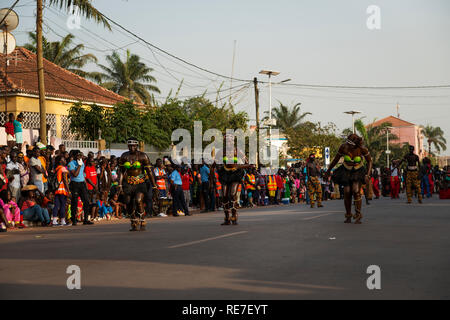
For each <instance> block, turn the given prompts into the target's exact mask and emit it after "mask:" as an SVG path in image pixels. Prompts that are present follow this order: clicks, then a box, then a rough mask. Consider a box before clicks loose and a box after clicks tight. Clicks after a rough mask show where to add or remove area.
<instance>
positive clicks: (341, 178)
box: [326, 134, 372, 224]
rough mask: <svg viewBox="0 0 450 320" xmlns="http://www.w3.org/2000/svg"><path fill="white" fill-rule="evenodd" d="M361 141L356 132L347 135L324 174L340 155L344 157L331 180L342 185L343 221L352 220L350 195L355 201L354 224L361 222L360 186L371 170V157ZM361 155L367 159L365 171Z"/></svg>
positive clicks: (349, 221) (348, 221)
mask: <svg viewBox="0 0 450 320" xmlns="http://www.w3.org/2000/svg"><path fill="white" fill-rule="evenodd" d="M362 142H363V141H362V138H360V137H359V136H357V135H356V134H351V135H349V136H348V138H347V141H346V142H345V143H344V144H343V145H341V146H340V147H339V150H338V153H337V155H336V157H335V158H334V159H333V161H332V162H331V164H330V167H329V168H328V171H327V173H326V176H328V175H329V174H330V172H331V169H333V168H334V166H335V165H336V164H337V163H338V161H339V160H340V159H341V157H344V163H343V164H342V165H341V166H340V167H339V168H338V169H336V171H335V172H334V174H333V181H334V182H335V183H337V184H339V185H343V186H344V203H345V210H346V214H345V218H346V219H345V223H351V222H352V220H351V219H352V195H353V200H354V202H355V215H354V216H353V218H354V219H355V223H356V224H360V223H361V219H362V214H361V205H362V198H361V187H362V185H363V184H364V183H365V182H366V181H367V179H368V174H367V172H368V173H369V174H370V173H371V172H372V158H371V157H370V154H369V151H368V150H367V148H366V147H364V146H363V145H362ZM362 157H364V158H365V159H366V161H367V166H368V168H367V171H366V168H365V167H364V163H363V159H362Z"/></svg>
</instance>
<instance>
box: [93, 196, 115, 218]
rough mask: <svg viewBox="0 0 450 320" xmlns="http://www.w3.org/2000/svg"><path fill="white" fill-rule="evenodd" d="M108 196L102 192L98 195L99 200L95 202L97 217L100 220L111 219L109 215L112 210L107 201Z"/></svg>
mask: <svg viewBox="0 0 450 320" xmlns="http://www.w3.org/2000/svg"><path fill="white" fill-rule="evenodd" d="M107 198H108V194H107V193H106V192H103V193H102V194H101V195H100V199H99V200H98V201H97V205H98V215H99V216H100V219H108V220H110V219H111V213H112V212H113V208H112V207H111V206H110V205H109V203H108V201H107Z"/></svg>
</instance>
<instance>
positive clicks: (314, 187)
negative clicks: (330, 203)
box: [307, 177, 322, 206]
mask: <svg viewBox="0 0 450 320" xmlns="http://www.w3.org/2000/svg"><path fill="white" fill-rule="evenodd" d="M307 185H308V193H309V198H310V200H311V206H313V205H314V203H315V201H317V204H318V205H321V204H322V186H321V185H320V181H319V179H318V178H317V177H309V179H308V183H307ZM314 195H315V199H314Z"/></svg>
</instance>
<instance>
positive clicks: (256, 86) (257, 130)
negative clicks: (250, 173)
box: [253, 77, 259, 168]
mask: <svg viewBox="0 0 450 320" xmlns="http://www.w3.org/2000/svg"><path fill="white" fill-rule="evenodd" d="M253 85H254V86H255V108H256V167H257V168H259V141H258V140H259V89H258V79H257V78H256V77H254V78H253Z"/></svg>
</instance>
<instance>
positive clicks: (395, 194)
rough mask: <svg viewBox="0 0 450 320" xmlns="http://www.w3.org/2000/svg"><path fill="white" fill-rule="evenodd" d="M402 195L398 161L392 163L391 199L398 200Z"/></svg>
mask: <svg viewBox="0 0 450 320" xmlns="http://www.w3.org/2000/svg"><path fill="white" fill-rule="evenodd" d="M399 193H400V171H399V169H398V161H395V160H394V161H392V165H391V198H392V199H398V198H399Z"/></svg>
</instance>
